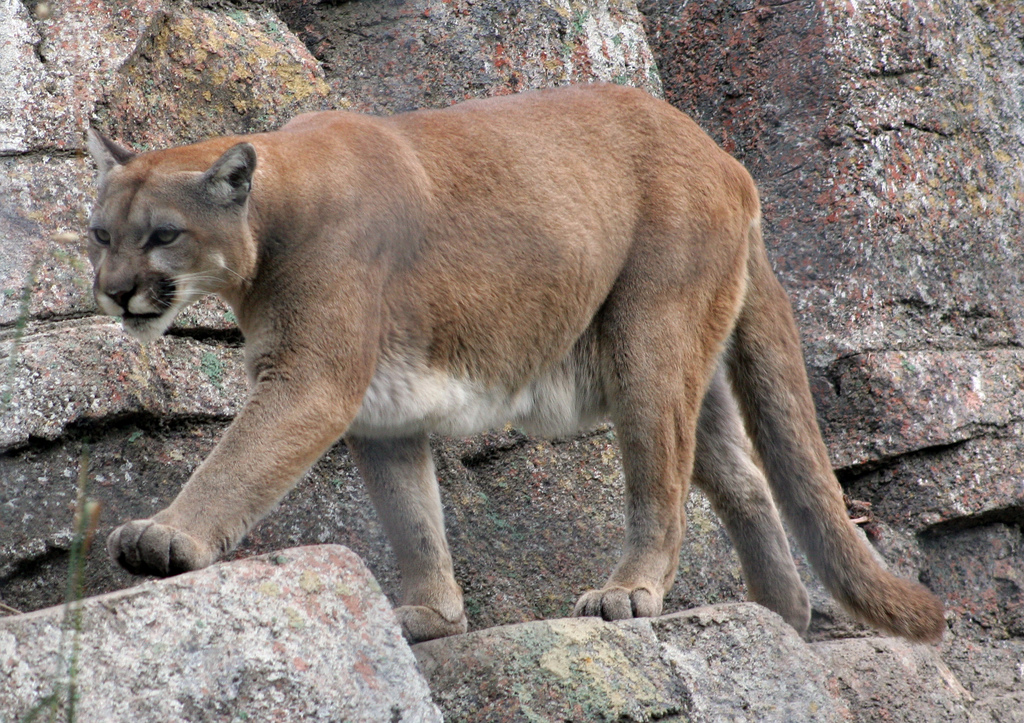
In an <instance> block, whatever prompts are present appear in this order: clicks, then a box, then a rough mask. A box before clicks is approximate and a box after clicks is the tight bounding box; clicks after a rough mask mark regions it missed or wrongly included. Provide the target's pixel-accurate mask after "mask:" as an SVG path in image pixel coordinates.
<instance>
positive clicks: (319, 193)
mask: <svg viewBox="0 0 1024 723" xmlns="http://www.w3.org/2000/svg"><path fill="white" fill-rule="evenodd" d="M90 148H91V150H92V152H93V155H94V157H95V158H96V161H97V165H98V166H99V168H100V173H101V180H100V194H99V199H98V201H97V203H96V207H95V211H94V214H93V218H92V222H91V224H92V229H93V231H92V234H93V239H94V241H93V243H92V244H91V246H90V254H91V257H92V260H93V263H94V265H95V267H96V283H95V291H96V296H97V299H98V301H99V303H100V305H101V307H102V308H103V309H104V310H106V311H107V312H108V313H115V314H121V313H124V311H127V312H130V313H129V314H128V315H126V317H125V326H126V328H128V329H129V331H132V332H133V333H135V334H137V335H139V336H140V337H142V338H151V337H153V336H156V335H159V334H160V333H162V332H163V331H164V329H165V328H166V326H167V325H168V324H169V323H170V322H171V320H173V318H174V315H175V314H176V313H177V312H178V311H179V310H180V308H182V307H183V306H184V305H186V304H187V303H189V302H190V301H191V300H193V299H194V298H198V297H199V296H201V295H202V294H204V293H216V294H219V295H220V296H222V297H223V298H224V299H225V300H226V301H227V302H228V303H229V304H230V305H231V306H232V308H233V309H234V312H235V315H236V316H237V318H238V323H239V326H240V327H241V329H242V331H243V332H244V334H245V337H246V365H247V371H248V374H249V378H250V381H251V386H252V393H251V397H250V399H249V401H248V403H247V404H246V406H245V408H244V409H243V410H242V411H241V412H240V413H239V414H238V416H237V417H236V418H235V420H234V422H233V423H232V425H231V426H230V428H229V429H228V431H227V433H226V434H225V436H224V438H223V439H222V440H221V442H220V443H219V444H218V445H217V447H216V448H215V449H214V451H213V452H212V453H211V455H210V456H209V457H208V458H207V459H206V461H204V462H203V464H202V465H201V466H200V467H199V469H198V470H196V472H195V474H194V475H193V476H192V478H191V479H190V480H189V482H188V483H187V484H186V485H185V487H184V488H183V489H182V491H181V493H180V494H179V495H178V497H177V499H175V500H174V502H173V503H172V504H171V505H170V506H169V507H168V508H167V509H165V510H163V511H161V512H159V513H157V514H156V515H154V516H153V518H152V519H150V520H138V521H135V522H130V523H128V524H126V525H123V526H122V527H120V528H118V529H117V530H115V531H114V532H113V533H112V534H111V536H110V538H109V541H108V547H109V549H110V552H111V554H112V556H113V557H114V558H115V559H116V560H117V561H118V562H120V563H121V564H122V565H124V566H125V567H127V568H128V569H129V570H132V571H135V572H153V573H157V574H161V575H167V574H174V573H177V572H181V571H184V570H191V569H195V568H198V567H202V566H204V565H208V564H209V563H211V562H212V561H213V560H215V559H216V558H217V557H218V556H219V555H220V554H222V553H223V552H225V551H227V550H229V549H231V548H232V547H233V546H234V545H235V544H237V542H238V541H239V540H240V539H241V537H242V536H243V535H244V534H245V532H246V531H247V530H248V529H249V528H250V527H251V526H252V525H253V524H254V523H255V522H256V521H257V520H258V519H259V518H260V517H261V516H262V515H264V514H265V513H266V512H267V511H268V510H270V509H271V508H272V507H273V506H274V504H275V503H276V502H277V501H278V500H279V499H280V498H281V497H282V496H283V495H284V494H285V493H286V492H287V491H288V490H289V489H290V488H291V487H292V485H293V484H294V483H295V482H296V480H297V479H298V478H299V477H300V476H301V474H302V473H303V472H304V471H305V470H306V469H307V468H308V467H309V466H310V465H311V464H312V463H313V462H314V461H315V460H316V459H317V458H318V457H319V456H320V455H321V454H322V453H323V452H324V450H326V449H327V448H328V446H329V445H331V444H332V443H333V442H334V441H335V440H337V439H338V438H339V437H341V436H343V435H344V436H345V438H346V440H347V442H348V445H349V448H350V449H351V451H352V454H353V457H354V458H355V460H356V462H357V464H358V465H359V467H360V469H361V470H362V472H363V477H364V479H365V481H366V484H367V486H368V488H369V490H370V494H371V497H372V499H373V501H374V504H375V505H376V506H377V509H378V511H379V512H380V515H381V518H382V520H383V521H384V526H385V528H386V530H387V533H388V536H389V538H390V540H391V542H392V545H393V547H394V549H395V553H396V555H397V557H398V561H399V565H400V568H401V572H402V575H403V586H404V599H403V601H402V602H403V605H402V607H400V608H399V610H398V614H399V618H400V619H401V621H402V624H403V628H404V630H405V633H406V635H407V636H408V637H409V638H410V639H412V640H425V639H429V638H433V637H439V636H442V635H449V634H452V633H457V632H460V631H464V630H465V629H466V618H465V615H464V612H463V606H462V593H461V590H460V588H459V586H458V584H457V583H456V581H455V578H454V575H453V571H452V563H451V555H450V553H449V551H448V546H447V543H446V541H445V535H444V523H443V517H442V511H441V504H440V499H439V497H438V491H437V482H436V479H435V477H434V471H433V465H432V461H431V458H430V450H429V446H428V443H427V435H428V433H429V432H431V431H442V432H448V433H456V434H467V433H471V432H474V431H478V430H480V429H483V428H487V427H488V426H494V425H497V424H502V423H504V422H506V421H512V422H513V423H515V424H518V425H521V426H524V427H526V428H528V429H535V430H537V431H541V432H549V433H551V432H554V433H557V432H567V431H570V430H572V429H575V428H577V427H578V426H580V425H581V424H587V423H589V422H591V421H593V420H594V419H598V418H600V417H602V416H609V417H610V418H611V419H612V420H613V421H614V422H615V424H616V428H617V432H618V437H619V441H620V445H621V447H622V455H623V464H624V467H625V473H626V488H627V489H626V509H627V517H626V528H627V529H626V539H625V543H624V546H623V553H622V557H621V560H620V561H619V563H618V565H617V566H616V568H615V570H614V571H613V572H612V573H611V576H610V577H609V578H608V580H607V582H606V583H605V585H604V587H602V588H601V589H598V590H592V591H590V592H587V593H585V594H584V595H583V596H582V597H581V598H580V600H579V602H578V603H577V606H576V614H578V615H601V616H603V617H605V618H607V619H619V618H628V617H633V616H649V615H657V614H659V613H660V612H661V607H662V598H663V596H664V594H665V592H666V591H667V590H668V588H669V587H670V586H671V584H672V580H673V579H674V576H675V572H676V567H677V564H678V554H679V549H680V545H681V544H682V539H683V529H684V515H683V501H684V500H685V497H686V494H687V491H688V486H689V481H690V479H691V476H692V477H693V479H694V480H695V481H696V482H697V484H699V485H701V486H702V488H703V489H705V490H706V491H707V493H708V495H709V496H710V498H711V500H712V503H713V505H714V507H715V509H716V510H717V511H718V513H719V514H720V515H721V517H722V519H723V521H724V523H725V525H726V527H727V529H728V530H729V533H730V535H731V536H732V538H733V540H734V541H735V543H736V547H737V549H738V551H739V554H740V559H741V561H742V563H743V567H744V571H745V573H746V576H747V579H748V582H749V588H750V593H751V596H752V598H753V599H755V600H757V601H759V602H762V603H763V604H765V605H767V606H768V607H770V608H772V609H774V610H777V611H778V612H779V613H780V614H782V615H783V616H784V617H785V618H786V620H788V621H789V622H790V623H791V624H793V625H794V626H795V627H796V628H798V629H800V630H803V629H805V628H806V626H807V622H808V617H809V607H808V603H807V595H806V592H805V591H804V589H803V587H802V585H801V584H800V581H799V578H798V577H797V575H796V571H795V568H794V566H793V561H792V557H791V555H790V552H789V548H788V545H787V542H786V538H785V535H784V533H783V531H782V527H781V523H780V521H779V516H778V512H776V509H775V506H774V505H773V503H772V498H771V494H770V493H769V492H768V488H767V483H766V482H765V475H766V476H767V478H768V480H769V481H770V483H771V487H772V491H773V492H774V495H775V497H776V499H777V500H778V501H779V503H780V505H781V507H782V509H783V511H784V512H786V513H787V515H788V517H789V520H790V523H791V526H792V529H793V531H794V533H795V534H796V536H797V538H798V539H799V540H800V542H801V544H802V546H804V547H805V548H806V549H807V551H808V554H809V556H810V558H811V560H812V562H813V563H814V565H815V568H816V569H817V570H818V571H819V573H820V574H821V575H822V577H823V579H824V580H825V582H826V584H827V585H828V586H829V589H830V590H832V591H833V593H834V594H835V595H836V596H837V597H838V598H839V599H840V601H842V602H843V604H844V605H846V606H847V608H848V609H850V610H851V611H852V612H853V613H855V614H856V615H858V616H859V617H861V618H863V619H864V620H867V621H869V622H871V623H873V624H875V625H878V626H879V627H882V628H883V629H885V630H889V631H892V632H895V633H898V634H900V635H904V636H906V637H909V638H911V639H915V640H933V639H936V638H938V637H939V636H940V635H941V633H942V630H943V627H944V623H943V617H942V607H941V605H940V603H939V602H938V601H937V600H936V599H935V598H934V597H932V596H931V594H930V593H928V592H927V591H926V590H925V589H924V588H922V587H921V586H919V585H916V584H914V583H909V582H905V581H902V580H898V579H896V578H894V577H893V576H891V575H889V574H888V573H887V572H885V571H884V570H882V569H881V568H880V567H879V566H878V564H877V563H876V562H875V560H874V558H873V557H872V555H871V552H870V551H869V550H868V549H867V547H866V545H865V544H864V543H863V542H862V541H861V540H860V539H859V538H858V537H857V534H856V532H855V529H854V527H853V525H852V524H851V523H850V522H849V520H848V519H847V516H846V514H845V509H844V506H843V501H842V496H841V491H840V488H839V485H838V483H837V482H836V480H835V477H834V476H833V474H832V470H831V468H830V466H829V463H828V458H827V455H826V452H825V447H824V444H823V443H822V441H821V437H820V434H819V432H818V429H817V425H816V423H815V417H814V409H813V405H812V402H811V398H810V394H809V392H808V388H807V380H806V377H805V372H804V367H803V361H802V357H801V352H800V347H799V341H798V335H797V331H796V328H795V326H794V324H793V320H792V315H791V312H790V308H789V304H788V301H787V299H786V296H785V294H784V293H783V292H782V290H781V287H779V286H778V283H777V282H776V280H775V278H774V276H773V275H772V272H771V269H770V267H769V264H768V261H767V258H766V256H765V252H764V247H763V244H762V243H761V239H760V230H759V203H758V198H757V192H756V189H755V187H754V184H753V182H752V181H751V179H750V177H749V175H748V174H747V173H746V172H745V171H744V169H743V168H742V167H741V166H740V165H739V164H738V163H737V162H736V161H734V160H733V159H732V158H730V157H729V156H728V155H726V154H725V153H723V152H722V151H721V150H719V149H718V148H717V147H716V146H715V145H714V143H713V142H712V141H711V140H710V139H709V138H708V137H707V136H706V135H705V134H704V133H702V132H701V131H700V130H699V129H698V128H697V127H696V126H695V125H694V124H693V123H692V121H690V119H689V118H687V117H686V116H685V115H683V114H682V113H680V112H678V111H676V110H674V109H673V108H671V107H670V106H669V105H667V104H666V103H663V102H661V101H657V100H655V99H653V98H651V97H650V96H648V95H646V94H644V93H642V92H640V91H637V90H632V89H627V88H622V87H618V86H612V85H594V86H588V87H578V88H571V89H560V90H548V91H540V92H533V93H525V94H522V95H519V96H514V97H506V98H498V99H491V100H484V101H471V102H468V103H463V104H461V105H458V106H455V107H453V108H450V109H448V110H443V111H418V112H415V113H408V114H404V115H399V116H395V117H393V118H373V117H367V116H361V115H357V114H352V113H343V112H328V113H317V114H310V115H304V116H300V117H299V118H296V119H295V120H293V121H292V122H291V123H289V124H288V125H286V126H285V127H284V128H282V129H281V130H280V131H277V132H275V133H266V134H258V135H251V136H244V137H231V138H218V139H215V140H211V141H207V142H204V143H199V144H196V145H192V146H185V147H181V148H172V149H169V150H164V151H158V152H153V153H145V154H141V155H137V156H133V155H132V154H130V153H129V152H128V151H125V150H123V149H120V148H119V147H118V146H116V145H114V144H113V143H111V142H110V141H107V140H106V139H105V138H103V137H102V136H100V135H99V134H98V133H95V132H94V133H93V134H92V135H91V137H90ZM179 231H180V233H177V234H175V232H179ZM168 239H170V240H169V241H168ZM101 241H102V242H103V243H100V242H101ZM105 244H106V245H105ZM169 279H170V281H169ZM734 394H735V398H734V396H733V395H734ZM737 401H738V403H739V404H738V406H737ZM741 414H742V416H743V418H744V420H745V426H746V429H749V430H750V432H751V435H752V437H753V440H754V444H755V447H756V449H757V452H758V454H759V456H760V459H761V460H762V461H763V467H764V470H765V474H762V472H761V470H760V468H759V467H758V466H757V465H755V464H754V463H753V462H752V460H751V451H750V447H749V441H748V438H747V435H746V433H745V431H744V421H741ZM698 420H699V422H698ZM695 450H696V453H697V455H698V457H699V459H698V462H697V464H696V467H695V466H694V457H695Z"/></svg>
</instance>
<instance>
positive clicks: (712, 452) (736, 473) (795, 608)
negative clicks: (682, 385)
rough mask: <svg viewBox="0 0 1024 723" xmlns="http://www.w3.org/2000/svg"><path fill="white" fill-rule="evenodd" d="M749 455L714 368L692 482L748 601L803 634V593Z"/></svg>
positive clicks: (721, 375) (806, 615)
mask: <svg viewBox="0 0 1024 723" xmlns="http://www.w3.org/2000/svg"><path fill="white" fill-rule="evenodd" d="M751 451H752V448H751V444H750V440H749V438H748V437H747V433H746V431H745V429H744V427H743V421H742V418H741V416H740V411H739V407H738V406H737V404H736V400H735V398H734V397H733V395H732V390H731V389H730V387H729V381H728V379H727V378H726V375H725V371H724V369H723V368H722V367H721V366H719V367H718V369H716V371H715V375H714V377H713V378H712V380H711V384H710V386H709V387H708V391H707V394H706V395H705V396H704V403H703V406H702V407H701V411H700V417H699V419H698V421H697V446H696V458H695V460H694V467H693V483H694V484H695V485H696V486H697V487H699V488H700V489H702V490H703V491H704V493H705V494H706V495H707V496H708V499H709V500H710V501H711V507H712V508H713V509H714V511H715V513H716V514H717V515H718V517H719V519H720V520H721V521H722V524H724V525H725V529H726V531H727V532H728V533H729V537H730V539H731V540H732V543H733V546H734V547H735V549H736V554H737V555H738V556H739V558H740V565H741V566H742V568H743V577H744V579H745V580H746V583H747V590H748V595H749V597H750V599H751V600H753V601H754V602H756V603H760V604H761V605H764V606H765V607H766V608H768V609H769V610H774V611H775V612H777V613H778V614H779V615H781V616H782V618H783V619H784V620H785V621H786V622H787V623H789V624H790V625H792V626H793V627H794V628H795V629H796V630H797V631H798V632H800V633H803V632H804V631H806V630H807V625H808V624H809V622H810V615H811V611H810V603H809V601H808V597H807V590H806V589H805V588H804V585H803V583H802V582H801V581H800V577H799V575H798V574H797V571H796V565H795V564H794V562H793V555H792V553H791V552H790V549H789V542H788V541H787V539H786V533H785V531H784V530H783V527H782V520H781V518H780V517H779V512H778V510H777V509H776V507H775V503H774V501H773V500H772V496H771V492H770V490H769V488H768V481H767V480H766V479H765V477H764V474H763V473H762V472H761V470H760V468H759V467H758V466H757V465H756V464H754V462H753V460H752V459H751Z"/></svg>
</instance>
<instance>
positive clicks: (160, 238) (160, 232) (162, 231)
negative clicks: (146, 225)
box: [148, 228, 181, 246]
mask: <svg viewBox="0 0 1024 723" xmlns="http://www.w3.org/2000/svg"><path fill="white" fill-rule="evenodd" d="M180 235H181V231H179V230H178V229H176V228H158V229H157V230H156V231H154V232H153V233H151V234H150V235H149V244H148V245H149V246H166V245H167V244H169V243H173V242H174V239H176V238H178V236H180Z"/></svg>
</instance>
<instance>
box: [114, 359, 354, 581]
mask: <svg viewBox="0 0 1024 723" xmlns="http://www.w3.org/2000/svg"><path fill="white" fill-rule="evenodd" d="M297 376H300V375H297ZM358 403H359V399H358V398H355V399H350V400H345V399H341V398H339V394H338V393H337V391H336V390H333V389H331V388H329V387H327V386H325V385H322V384H317V383H316V381H315V380H314V381H311V380H310V377H305V378H303V379H302V380H301V383H292V382H285V381H276V382H271V383H266V384H262V385H257V388H256V389H255V391H254V393H253V394H252V396H251V397H250V399H249V401H248V402H247V403H246V405H245V407H244V408H243V409H242V411H241V412H240V413H239V414H238V416H237V417H236V418H235V420H234V422H232V424H231V426H230V427H228V430H227V432H226V433H225V434H224V437H223V438H222V439H221V440H220V442H219V443H218V444H217V446H216V447H215V448H214V450H213V452H211V453H210V456H209V457H207V458H206V460H205V461H204V462H203V463H202V464H201V465H200V466H199V468H198V469H197V470H196V471H195V473H194V474H193V475H192V477H191V478H190V479H189V481H188V482H187V483H186V484H185V486H184V487H183V488H182V490H181V492H180V493H179V494H178V496H177V498H175V500H174V501H173V502H172V503H171V504H170V505H169V506H168V507H167V508H166V509H164V510H162V511H161V512H158V513H157V514H155V515H153V517H152V518H151V519H147V520H135V521H133V522H129V523H127V524H124V525H121V526H120V527H118V528H117V529H115V530H114V531H113V532H112V533H111V534H110V537H109V538H108V539H107V550H108V551H109V552H110V556H111V557H112V558H113V559H114V560H115V561H116V562H117V563H119V564H120V565H121V566H122V567H124V568H126V569H127V570H128V571H129V572H133V573H136V574H152V575H176V574H178V573H182V572H187V571H189V570H196V569H199V568H202V567H205V566H207V565H209V564H210V563H212V562H214V561H215V560H216V559H217V558H218V557H219V556H220V555H222V554H223V553H225V552H227V551H229V550H231V549H232V548H234V546H235V545H237V544H238V542H239V541H240V540H241V539H242V537H243V536H244V535H245V533H246V532H248V530H249V529H250V528H251V527H252V525H254V524H255V523H256V522H257V521H258V520H259V519H260V518H261V517H263V516H264V515H265V514H266V513H267V512H268V511H270V510H271V509H272V508H273V507H274V505H276V504H277V502H278V501H279V500H280V499H281V497H283V496H284V494H285V493H286V492H288V490H290V489H291V488H292V487H293V486H294V485H295V483H296V482H297V481H298V479H299V478H300V477H301V475H302V474H303V473H304V472H305V471H306V470H307V469H308V468H309V466H310V465H312V464H313V462H315V461H316V460H317V459H318V458H319V457H320V455H322V454H323V453H324V451H326V449H327V448H328V447H329V446H330V445H331V444H332V443H333V442H334V441H335V440H336V439H337V438H338V437H339V436H341V433H342V432H343V431H344V429H345V426H346V425H347V424H348V422H349V420H350V419H351V416H352V415H353V414H354V413H355V409H357V408H358Z"/></svg>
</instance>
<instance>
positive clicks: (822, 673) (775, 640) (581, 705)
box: [413, 603, 974, 723]
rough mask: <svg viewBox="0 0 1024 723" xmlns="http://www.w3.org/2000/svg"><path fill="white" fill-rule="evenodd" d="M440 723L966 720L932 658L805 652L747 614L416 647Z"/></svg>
mask: <svg viewBox="0 0 1024 723" xmlns="http://www.w3.org/2000/svg"><path fill="white" fill-rule="evenodd" d="M413 652H415V654H416V659H417V660H418V661H419V665H420V668H421V670H422V671H423V674H424V675H425V676H426V678H427V680H428V681H429V683H430V686H431V688H432V690H433V691H434V700H435V701H436V702H437V703H438V705H440V707H441V709H442V711H443V712H444V715H445V720H447V721H452V722H455V721H458V722H462V723H471V722H472V721H481V723H482V722H483V721H487V722H488V723H490V722H491V721H520V720H523V721H527V720H528V721H536V722H540V721H552V722H554V721H558V722H561V721H580V722H581V723H582V722H583V721H651V720H665V721H722V720H728V721H757V722H759V723H760V722H766V721H779V722H780V723H782V722H785V723H788V722H789V721H863V722H867V721H907V722H908V723H909V722H910V721H922V722H923V721H937V720H942V721H968V720H973V719H972V718H970V717H969V708H970V706H971V704H972V703H973V702H974V701H973V699H972V698H971V696H970V694H969V693H968V692H967V691H966V690H965V689H964V688H963V686H962V685H961V684H960V683H959V681H958V680H957V678H956V676H955V675H954V674H953V673H952V672H951V671H950V670H949V668H947V667H946V665H945V664H944V663H943V662H942V660H941V658H940V657H939V655H938V652H937V650H936V649H935V648H933V647H931V646H926V645H910V644H908V643H905V642H903V641H901V640H895V639H891V638H858V639H849V640H835V641H829V642H823V643H814V644H810V645H809V644H807V643H805V642H804V641H803V640H801V639H800V637H799V636H798V635H796V634H795V633H794V631H793V629H792V628H790V627H789V626H787V625H786V624H785V623H783V622H782V619H781V618H779V617H778V616H777V615H775V614H774V613H772V612H769V611H767V610H765V609H764V608H762V607H760V606H758V605H754V604H752V603H743V604H723V605H714V606H709V607H701V608H695V609H692V610H687V611H685V612H680V613H673V614H670V615H665V616H663V617H661V618H657V619H654V620H630V621H624V622H619V623H606V622H604V621H602V620H598V619H596V618H583V619H569V620H550V621H538V622H532V623H521V624H518V625H507V626H500V627H494V628H490V629H487V630H481V631H478V632H475V633H469V634H467V635H462V636H458V637H454V638H445V639H442V640H434V641H430V642H427V643H420V644H418V645H414V646H413Z"/></svg>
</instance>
